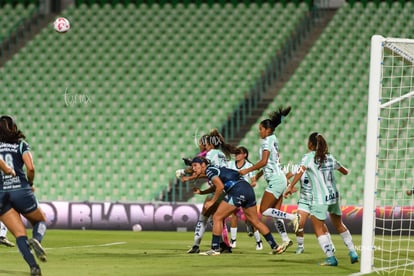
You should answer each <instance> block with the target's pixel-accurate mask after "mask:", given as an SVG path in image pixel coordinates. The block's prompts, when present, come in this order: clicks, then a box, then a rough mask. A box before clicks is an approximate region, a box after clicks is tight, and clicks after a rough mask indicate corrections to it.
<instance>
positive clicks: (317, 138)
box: [309, 132, 329, 167]
mask: <svg viewBox="0 0 414 276" xmlns="http://www.w3.org/2000/svg"><path fill="white" fill-rule="evenodd" d="M309 143H310V144H311V146H312V149H313V150H314V151H315V163H317V164H318V165H319V167H321V165H322V163H323V162H325V160H326V158H327V157H326V155H327V154H328V153H329V152H328V144H327V143H326V140H325V138H323V136H322V135H321V134H319V133H318V132H314V133H312V134H311V135H310V136H309Z"/></svg>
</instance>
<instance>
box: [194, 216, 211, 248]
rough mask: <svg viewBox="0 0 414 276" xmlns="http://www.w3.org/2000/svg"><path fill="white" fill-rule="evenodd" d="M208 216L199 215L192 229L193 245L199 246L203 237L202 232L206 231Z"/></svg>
mask: <svg viewBox="0 0 414 276" xmlns="http://www.w3.org/2000/svg"><path fill="white" fill-rule="evenodd" d="M207 220H208V217H206V216H204V215H200V218H199V220H198V221H197V224H196V227H195V230H194V245H197V246H200V243H201V240H202V239H203V236H204V232H206V225H207Z"/></svg>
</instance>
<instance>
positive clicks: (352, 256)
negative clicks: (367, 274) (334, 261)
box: [349, 251, 358, 264]
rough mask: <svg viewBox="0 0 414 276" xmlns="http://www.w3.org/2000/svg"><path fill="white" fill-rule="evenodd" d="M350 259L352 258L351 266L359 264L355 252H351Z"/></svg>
mask: <svg viewBox="0 0 414 276" xmlns="http://www.w3.org/2000/svg"><path fill="white" fill-rule="evenodd" d="M349 257H350V258H351V264H354V263H357V262H358V254H357V253H356V252H355V251H351V252H349Z"/></svg>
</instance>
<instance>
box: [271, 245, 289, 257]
mask: <svg viewBox="0 0 414 276" xmlns="http://www.w3.org/2000/svg"><path fill="white" fill-rule="evenodd" d="M285 251H286V250H283V246H281V245H279V246H276V247H274V248H272V252H271V253H272V254H273V255H279V254H282V253H283V252H285Z"/></svg>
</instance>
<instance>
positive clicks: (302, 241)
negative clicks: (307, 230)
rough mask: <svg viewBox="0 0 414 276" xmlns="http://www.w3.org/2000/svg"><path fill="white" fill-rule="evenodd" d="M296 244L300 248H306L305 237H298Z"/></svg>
mask: <svg viewBox="0 0 414 276" xmlns="http://www.w3.org/2000/svg"><path fill="white" fill-rule="evenodd" d="M296 242H297V243H298V247H304V246H305V237H301V236H296Z"/></svg>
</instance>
